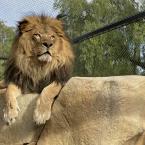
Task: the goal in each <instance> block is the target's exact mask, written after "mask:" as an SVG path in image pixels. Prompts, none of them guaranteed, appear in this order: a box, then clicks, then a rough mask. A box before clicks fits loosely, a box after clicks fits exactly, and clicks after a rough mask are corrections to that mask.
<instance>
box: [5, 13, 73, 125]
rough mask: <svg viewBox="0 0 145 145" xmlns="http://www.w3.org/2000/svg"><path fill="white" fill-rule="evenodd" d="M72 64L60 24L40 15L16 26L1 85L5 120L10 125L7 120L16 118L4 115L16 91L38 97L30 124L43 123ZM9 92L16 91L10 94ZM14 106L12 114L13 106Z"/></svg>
mask: <svg viewBox="0 0 145 145" xmlns="http://www.w3.org/2000/svg"><path fill="white" fill-rule="evenodd" d="M73 60H74V54H73V52H72V48H71V45H70V42H69V39H68V38H67V37H66V35H65V33H64V31H63V25H62V22H61V21H59V20H57V19H54V18H50V17H47V16H44V15H41V16H36V15H33V16H27V17H25V18H24V19H23V20H22V21H21V22H19V25H18V32H17V35H16V38H15V40H14V43H13V46H12V49H11V53H10V58H9V60H8V63H7V67H6V71H5V82H6V84H7V85H8V89H7V93H6V109H5V110H8V111H5V114H4V116H6V117H5V120H6V121H7V122H8V123H9V124H11V123H12V122H14V121H11V120H15V118H16V117H17V116H15V117H13V116H11V115H10V114H13V113H7V112H11V111H12V109H11V110H10V109H9V108H10V107H9V103H8V102H9V101H10V100H12V102H11V103H12V104H13V100H16V98H15V99H14V96H15V97H17V92H18V90H19V89H18V87H19V88H20V89H21V91H22V92H23V93H26V92H37V93H38V92H39V93H41V94H40V97H39V98H38V102H37V105H36V109H35V111H34V120H35V122H36V123H37V124H42V123H45V122H46V120H48V119H49V118H50V114H51V113H50V112H51V106H52V103H53V100H54V97H55V96H56V95H57V94H58V93H59V91H60V90H61V88H62V86H63V84H64V83H65V82H66V81H67V79H68V77H69V73H70V71H71V68H72V64H73ZM9 85H12V86H13V87H12V86H11V87H9ZM13 88H17V89H15V91H13ZM9 92H10V93H9ZM11 92H13V93H12V95H11ZM44 92H45V93H44ZM8 94H9V95H8ZM14 94H15V95H14ZM8 96H9V97H8ZM49 97H50V98H51V99H50V98H49ZM11 98H13V99H11ZM43 100H45V101H43ZM50 100H51V101H50ZM14 102H15V101H14ZM14 104H15V105H13V106H15V107H13V108H15V112H16V105H17V103H14ZM7 106H8V107H7ZM44 106H45V107H44ZM47 106H48V109H47ZM42 108H43V109H42Z"/></svg>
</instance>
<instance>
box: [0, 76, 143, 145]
mask: <svg viewBox="0 0 145 145" xmlns="http://www.w3.org/2000/svg"><path fill="white" fill-rule="evenodd" d="M18 100H19V104H20V107H21V112H20V115H19V118H18V120H17V122H16V123H15V124H13V125H12V126H10V127H9V126H7V125H5V124H4V122H3V121H2V118H1V121H0V145H16V144H18V145H22V144H23V143H27V142H28V143H32V144H33V142H34V144H35V143H36V142H37V141H38V143H37V145H144V144H145V142H144V141H145V133H144V130H145V77H143V76H123V77H97V78H85V77H84V78H80V77H75V78H72V79H70V80H69V81H68V83H67V84H66V86H65V87H64V88H63V89H62V91H61V93H60V95H59V96H58V97H57V99H56V101H55V103H54V105H53V110H52V116H51V120H49V121H48V122H47V123H46V124H45V126H39V127H38V126H36V125H35V124H34V122H33V119H32V113H33V109H34V105H35V101H36V95H32V94H31V95H30V94H29V95H26V96H21V97H20V98H18ZM2 106H3V105H0V110H1V112H0V115H1V116H2ZM42 130H43V131H42Z"/></svg>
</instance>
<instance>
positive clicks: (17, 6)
mask: <svg viewBox="0 0 145 145" xmlns="http://www.w3.org/2000/svg"><path fill="white" fill-rule="evenodd" d="M53 2H54V0H0V20H3V21H5V23H6V24H7V25H9V26H15V25H16V24H17V21H19V20H20V19H21V18H22V17H23V16H25V15H28V14H31V13H32V12H35V13H38V14H40V13H45V14H48V15H50V16H56V15H57V12H56V11H54V10H53Z"/></svg>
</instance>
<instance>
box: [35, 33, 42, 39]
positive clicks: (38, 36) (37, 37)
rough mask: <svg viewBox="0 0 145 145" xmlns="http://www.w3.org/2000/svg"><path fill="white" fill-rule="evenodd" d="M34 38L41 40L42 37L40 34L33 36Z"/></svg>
mask: <svg viewBox="0 0 145 145" xmlns="http://www.w3.org/2000/svg"><path fill="white" fill-rule="evenodd" d="M33 38H34V39H36V40H40V38H41V36H40V34H33Z"/></svg>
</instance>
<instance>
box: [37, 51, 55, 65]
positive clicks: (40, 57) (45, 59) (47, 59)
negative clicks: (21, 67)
mask: <svg viewBox="0 0 145 145" xmlns="http://www.w3.org/2000/svg"><path fill="white" fill-rule="evenodd" d="M37 57H38V60H40V61H43V62H50V61H51V60H52V56H51V53H50V52H49V51H47V52H45V53H42V54H39V55H37Z"/></svg>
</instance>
